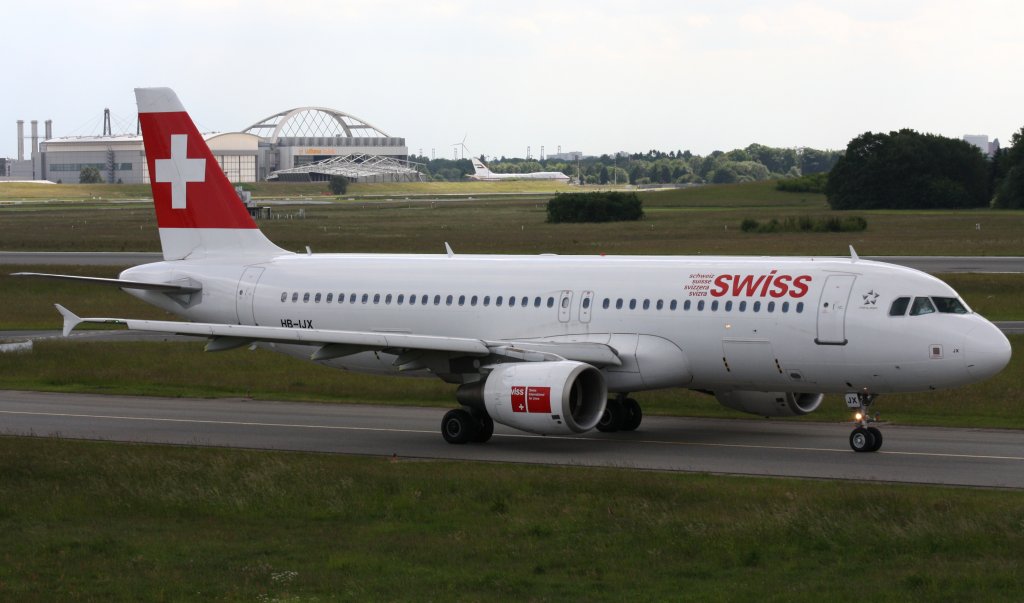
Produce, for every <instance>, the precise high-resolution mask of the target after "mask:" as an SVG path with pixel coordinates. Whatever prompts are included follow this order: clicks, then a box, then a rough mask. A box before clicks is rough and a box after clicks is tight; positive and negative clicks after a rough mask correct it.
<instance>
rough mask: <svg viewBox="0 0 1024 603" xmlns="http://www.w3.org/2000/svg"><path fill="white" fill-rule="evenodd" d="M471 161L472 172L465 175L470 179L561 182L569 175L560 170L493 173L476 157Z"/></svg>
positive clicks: (565, 180)
mask: <svg viewBox="0 0 1024 603" xmlns="http://www.w3.org/2000/svg"><path fill="white" fill-rule="evenodd" d="M471 161H472V162H473V174H472V175H470V176H466V177H467V178H469V179H470V180H482V181H485V182H491V181H498V180H559V181H562V182H568V181H569V177H568V176H566V175H565V174H563V173H562V172H530V173H528V174H495V173H494V172H492V171H491V170H490V169H489V168H488V167H487V166H486V165H484V162H483V161H480V160H479V159H477V158H476V157H472V158H471Z"/></svg>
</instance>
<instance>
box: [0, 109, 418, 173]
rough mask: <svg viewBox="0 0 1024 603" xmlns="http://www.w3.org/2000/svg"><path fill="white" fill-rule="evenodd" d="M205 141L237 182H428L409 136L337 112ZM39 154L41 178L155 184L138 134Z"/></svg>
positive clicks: (289, 114) (36, 165)
mask: <svg viewBox="0 0 1024 603" xmlns="http://www.w3.org/2000/svg"><path fill="white" fill-rule="evenodd" d="M203 137H204V138H205V139H206V142H207V144H208V145H209V147H210V150H211V151H212V152H213V155H214V157H215V158H216V159H217V162H218V163H219V164H220V166H221V168H222V169H223V170H224V173H225V174H226V175H227V177H228V179H229V180H230V181H231V182H233V183H246V182H256V181H260V180H268V179H269V180H275V179H279V180H287V181H300V182H303V181H316V180H329V179H330V178H331V177H332V176H335V175H342V176H345V177H347V178H348V179H349V180H350V181H352V182H417V181H422V180H425V179H426V177H425V176H424V174H423V170H422V169H421V168H422V166H421V165H420V164H416V163H413V162H410V161H408V156H409V149H408V147H407V146H406V144H405V139H404V138H400V137H394V136H390V135H389V134H387V133H386V132H384V131H383V130H381V129H380V128H377V127H375V126H373V125H371V124H369V123H367V122H366V121H364V120H362V119H360V118H358V117H355V116H354V115H351V114H348V113H345V112H342V111H338V110H336V109H328V108H325V107H299V108H295V109H288V110H286V111H281V112H279V113H275V114H274V115H271V116H269V117H267V118H264V119H261V120H260V121H258V122H256V123H254V124H252V125H251V126H249V127H248V128H246V129H245V130H243V131H241V132H225V133H215V134H204V135H203ZM22 140H23V139H22V138H19V147H18V148H19V151H20V149H21V148H22V147H21V144H22ZM32 151H33V152H32V160H31V163H32V166H33V172H34V173H33V176H34V178H35V179H40V180H50V181H53V182H58V181H60V182H65V183H77V182H79V174H80V172H81V170H82V168H84V167H94V168H96V169H97V170H99V172H100V176H101V177H102V178H103V180H104V181H106V182H109V183H125V184H129V183H130V184H148V183H149V167H148V164H147V162H146V152H145V149H144V147H143V143H142V137H141V136H139V135H137V134H136V135H108V136H83V137H67V138H49V139H47V140H44V141H42V142H41V143H40V144H39V147H38V150H36V149H32ZM25 163H29V162H25Z"/></svg>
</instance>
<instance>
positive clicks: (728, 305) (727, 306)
mask: <svg viewBox="0 0 1024 603" xmlns="http://www.w3.org/2000/svg"><path fill="white" fill-rule="evenodd" d="M725 311H726V312H732V300H729V301H727V302H725Z"/></svg>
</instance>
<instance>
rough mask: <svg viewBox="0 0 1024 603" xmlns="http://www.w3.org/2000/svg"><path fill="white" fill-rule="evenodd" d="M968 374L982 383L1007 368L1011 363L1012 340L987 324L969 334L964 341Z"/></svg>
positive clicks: (979, 326) (990, 324)
mask: <svg viewBox="0 0 1024 603" xmlns="http://www.w3.org/2000/svg"><path fill="white" fill-rule="evenodd" d="M964 357H965V358H966V359H967V372H969V373H970V374H971V377H974V378H975V379H977V380H979V381H981V380H982V379H988V378H989V377H992V376H993V375H996V374H998V373H999V371H1001V370H1003V369H1004V368H1006V365H1007V364H1009V362H1010V340H1009V339H1007V338H1006V335H1003V332H1002V331H1000V330H999V329H998V328H997V327H996V326H995V325H994V324H992V323H990V322H986V323H985V324H983V325H978V326H977V327H975V328H974V329H972V330H971V331H970V332H969V333H967V337H966V338H965V340H964Z"/></svg>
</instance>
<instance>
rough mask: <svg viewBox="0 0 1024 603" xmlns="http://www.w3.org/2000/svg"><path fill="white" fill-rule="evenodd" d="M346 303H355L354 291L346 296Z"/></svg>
mask: <svg viewBox="0 0 1024 603" xmlns="http://www.w3.org/2000/svg"><path fill="white" fill-rule="evenodd" d="M348 303H350V304H354V303H356V294H355V293H353V294H352V295H349V296H348Z"/></svg>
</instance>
